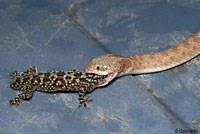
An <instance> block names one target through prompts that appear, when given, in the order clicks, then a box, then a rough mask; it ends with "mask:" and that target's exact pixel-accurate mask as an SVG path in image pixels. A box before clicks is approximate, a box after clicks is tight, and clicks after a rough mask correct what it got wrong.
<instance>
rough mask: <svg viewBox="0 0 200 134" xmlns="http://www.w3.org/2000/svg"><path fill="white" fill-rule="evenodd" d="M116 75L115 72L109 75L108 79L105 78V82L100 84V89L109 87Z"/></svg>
mask: <svg viewBox="0 0 200 134" xmlns="http://www.w3.org/2000/svg"><path fill="white" fill-rule="evenodd" d="M116 75H117V74H116V73H114V72H112V73H108V74H107V77H106V78H105V80H104V81H102V82H101V83H99V84H98V87H102V86H105V85H107V84H108V83H109V82H110V81H112V80H113V79H114V78H115V76H116Z"/></svg>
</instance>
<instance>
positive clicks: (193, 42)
mask: <svg viewBox="0 0 200 134" xmlns="http://www.w3.org/2000/svg"><path fill="white" fill-rule="evenodd" d="M199 54H200V32H198V33H196V34H193V35H192V36H190V37H189V38H187V39H186V40H184V41H183V42H181V43H179V44H177V45H176V46H174V47H171V48H169V49H167V50H165V51H161V52H156V53H150V54H137V55H131V56H120V55H116V54H107V55H103V56H99V57H96V58H94V59H92V60H91V61H90V62H89V63H88V64H87V65H86V66H85V68H84V71H85V72H86V73H94V74H98V75H107V77H108V78H107V79H106V81H105V82H104V83H103V84H101V85H99V86H104V85H107V84H108V83H109V82H110V81H112V80H113V79H114V78H115V77H118V76H122V75H128V74H144V73H152V72H159V71H164V70H167V69H170V68H173V67H176V66H178V65H180V64H183V63H185V62H187V61H188V60H190V59H192V58H194V57H196V56H198V55H199Z"/></svg>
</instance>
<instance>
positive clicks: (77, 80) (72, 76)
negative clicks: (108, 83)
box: [9, 66, 106, 107]
mask: <svg viewBox="0 0 200 134" xmlns="http://www.w3.org/2000/svg"><path fill="white" fill-rule="evenodd" d="M9 76H11V78H12V79H13V80H12V81H11V83H10V87H11V88H13V89H15V90H21V91H23V93H21V94H18V95H17V96H16V97H15V98H14V99H12V100H10V104H11V105H14V104H15V105H19V104H20V103H22V100H28V99H30V98H31V97H32V96H33V92H34V91H41V92H59V91H62V92H65V91H66V92H78V93H79V107H80V106H81V105H82V104H83V105H84V106H85V107H86V106H87V104H86V103H87V102H91V100H89V99H88V98H89V96H88V97H86V98H85V95H86V93H87V92H91V91H93V90H94V89H95V88H96V87H98V85H99V84H101V83H102V82H103V81H104V80H105V79H106V76H105V75H96V74H92V73H82V72H80V71H78V70H73V71H51V72H44V73H38V72H37V69H36V67H35V66H33V67H31V68H29V69H28V70H26V71H25V72H17V71H15V72H12V73H11V74H9Z"/></svg>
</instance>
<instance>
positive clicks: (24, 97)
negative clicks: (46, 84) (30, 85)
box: [10, 89, 33, 106]
mask: <svg viewBox="0 0 200 134" xmlns="http://www.w3.org/2000/svg"><path fill="white" fill-rule="evenodd" d="M32 96H33V90H31V89H29V90H28V89H26V90H25V91H24V93H21V94H18V95H17V96H16V97H15V98H14V99H12V100H10V105H16V106H18V105H19V104H21V103H22V101H23V100H29V99H31V97H32Z"/></svg>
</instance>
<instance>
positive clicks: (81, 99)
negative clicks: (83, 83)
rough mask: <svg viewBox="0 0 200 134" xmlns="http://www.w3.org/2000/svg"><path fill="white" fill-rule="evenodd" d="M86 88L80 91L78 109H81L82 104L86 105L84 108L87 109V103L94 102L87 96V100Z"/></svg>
mask: <svg viewBox="0 0 200 134" xmlns="http://www.w3.org/2000/svg"><path fill="white" fill-rule="evenodd" d="M86 92H87V91H86V88H84V87H81V88H80V91H79V93H78V94H79V105H78V107H81V106H82V104H83V105H84V107H85V108H86V107H87V103H89V102H92V100H89V97H90V96H87V97H86V98H85V94H86Z"/></svg>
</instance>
